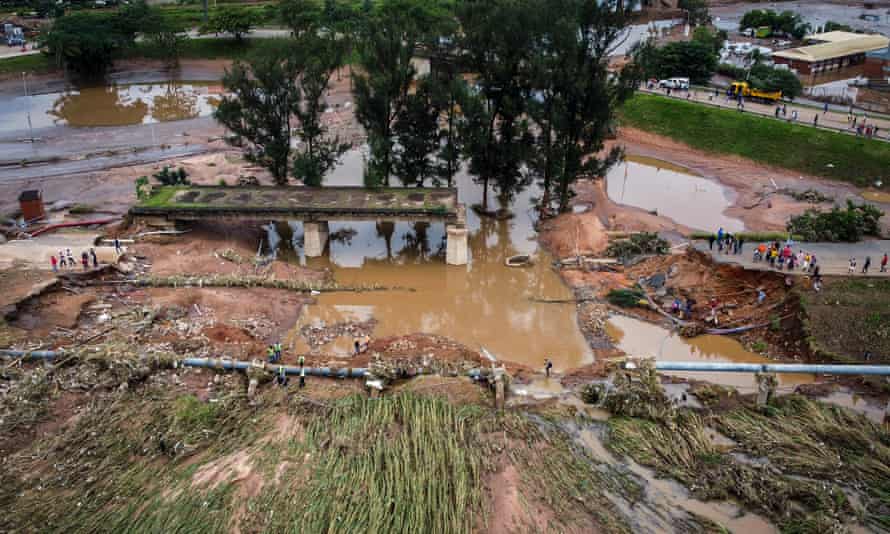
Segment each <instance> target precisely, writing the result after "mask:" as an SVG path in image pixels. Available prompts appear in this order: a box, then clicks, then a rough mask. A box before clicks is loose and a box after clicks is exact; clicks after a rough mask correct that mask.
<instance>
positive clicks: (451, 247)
mask: <svg viewBox="0 0 890 534" xmlns="http://www.w3.org/2000/svg"><path fill="white" fill-rule="evenodd" d="M445 232H446V234H447V236H448V237H447V239H446V249H445V263H447V264H448V265H466V264H467V261H468V260H469V250H468V246H467V229H466V227H464V226H448V227H446V228H445Z"/></svg>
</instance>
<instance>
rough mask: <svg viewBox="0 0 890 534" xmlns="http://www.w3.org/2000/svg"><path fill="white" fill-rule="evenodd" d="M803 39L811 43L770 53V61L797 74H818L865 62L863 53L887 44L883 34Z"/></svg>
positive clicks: (833, 34)
mask: <svg viewBox="0 0 890 534" xmlns="http://www.w3.org/2000/svg"><path fill="white" fill-rule="evenodd" d="M807 40H808V41H809V42H810V43H814V44H808V45H806V46H801V47H798V48H789V49H788V50H780V51H778V52H773V62H775V63H776V64H780V65H788V67H789V68H791V69H793V70H796V71H797V73H798V74H800V75H809V74H820V73H824V72H830V71H834V70H840V69H843V68H845V67H848V66H851V65H860V64H862V63H865V57H866V54H867V53H869V52H872V51H875V50H881V49H883V48H887V46H888V45H890V39H888V38H887V37H884V36H883V35H866V34H861V33H850V32H839V31H838V32H827V33H818V34H815V35H811V36H810V37H808V38H807Z"/></svg>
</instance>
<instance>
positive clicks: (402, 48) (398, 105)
mask: <svg viewBox="0 0 890 534" xmlns="http://www.w3.org/2000/svg"><path fill="white" fill-rule="evenodd" d="M367 17H368V18H367V20H366V23H365V24H363V25H362V26H361V28H360V30H359V32H358V33H359V35H358V41H357V43H356V51H357V53H358V62H357V65H356V68H355V70H354V71H353V75H352V76H353V93H354V95H355V104H356V118H357V119H358V121H359V123H360V124H361V125H362V126H363V127H364V129H365V131H366V132H367V134H368V144H369V145H370V149H371V157H370V160H369V161H368V165H367V168H366V169H365V181H366V183H367V184H368V185H370V186H376V185H388V184H389V178H390V175H391V174H392V172H393V163H394V158H393V150H394V147H395V131H394V127H395V123H396V120H397V118H398V117H399V113H400V112H401V111H402V110H403V108H404V107H405V104H406V103H407V101H408V93H409V90H410V88H411V85H412V83H413V81H414V76H415V74H416V69H415V68H414V66H413V65H412V63H411V59H412V58H413V57H414V56H415V53H416V51H417V49H418V46H419V45H420V43H421V41H422V40H423V39H424V37H425V36H427V35H431V34H434V33H435V31H436V28H438V27H439V26H440V24H441V22H442V20H443V14H442V13H441V12H439V11H437V10H436V9H435V8H434V7H431V6H430V5H428V4H425V3H421V2H415V1H411V0H384V1H383V2H382V3H380V4H378V5H376V6H375V7H374V8H373V9H372V11H371V12H370V13H369V14H368V15H367Z"/></svg>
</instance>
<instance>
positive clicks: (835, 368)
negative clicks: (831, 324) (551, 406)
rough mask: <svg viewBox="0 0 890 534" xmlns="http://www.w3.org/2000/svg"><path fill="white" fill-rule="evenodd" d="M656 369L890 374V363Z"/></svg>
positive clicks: (670, 365)
mask: <svg viewBox="0 0 890 534" xmlns="http://www.w3.org/2000/svg"><path fill="white" fill-rule="evenodd" d="M628 363H630V362H628ZM626 365H628V364H626ZM655 369H656V370H658V371H691V372H710V373H714V372H720V373H805V374H817V375H883V376H890V365H846V364H838V365H821V364H807V363H800V364H798V363H706V362H672V361H656V362H655Z"/></svg>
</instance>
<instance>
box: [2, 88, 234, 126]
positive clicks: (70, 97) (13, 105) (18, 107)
mask: <svg viewBox="0 0 890 534" xmlns="http://www.w3.org/2000/svg"><path fill="white" fill-rule="evenodd" d="M222 92H223V88H222V85H220V84H219V83H211V82H187V81H183V82H179V81H176V82H174V81H169V82H159V83H146V84H129V85H109V86H102V87H86V88H81V89H71V90H68V91H64V92H58V93H46V94H40V95H33V96H30V97H25V96H18V97H15V98H11V99H6V100H0V132H10V131H19V130H25V129H27V124H28V110H29V108H30V111H31V122H32V124H33V126H34V128H46V127H50V126H56V125H68V126H75V127H89V126H129V125H132V124H150V123H156V122H169V121H176V120H183V119H193V118H195V117H201V116H206V115H209V114H210V113H212V112H213V110H214V108H215V107H216V105H217V104H218V102H219V98H220V95H221V94H222Z"/></svg>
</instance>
